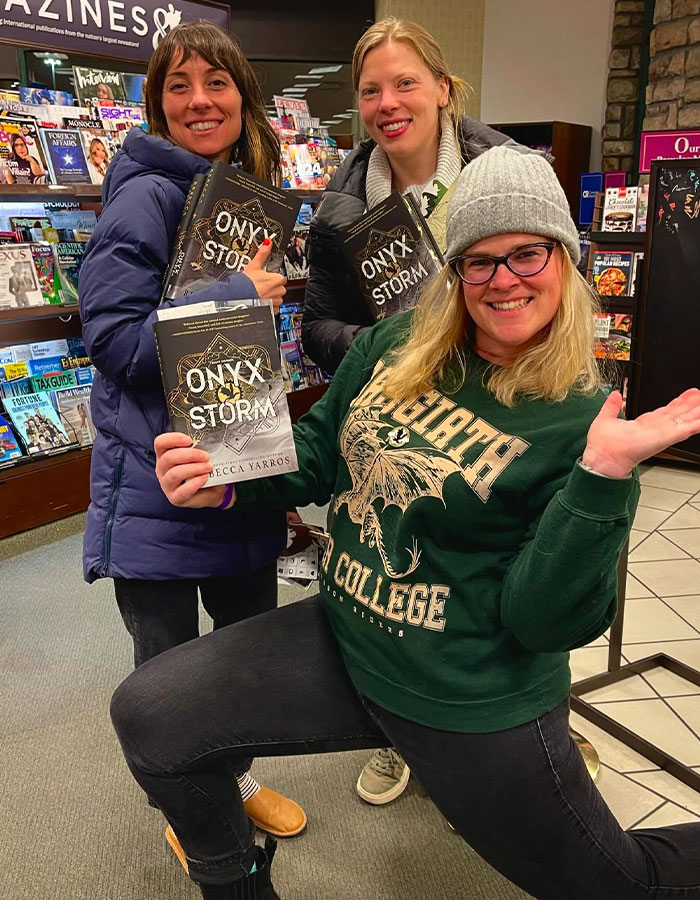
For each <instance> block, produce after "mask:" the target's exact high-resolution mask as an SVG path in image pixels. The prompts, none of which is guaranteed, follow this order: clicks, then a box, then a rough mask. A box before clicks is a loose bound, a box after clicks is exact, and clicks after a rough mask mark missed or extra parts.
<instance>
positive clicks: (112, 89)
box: [73, 66, 126, 106]
mask: <svg viewBox="0 0 700 900" xmlns="http://www.w3.org/2000/svg"><path fill="white" fill-rule="evenodd" d="M73 79H74V81H75V92H76V94H77V96H78V103H80V104H81V106H85V105H86V104H91V103H96V102H97V101H98V100H112V101H113V100H125V99H126V94H125V93H124V83H123V81H122V76H121V73H120V72H114V71H111V70H109V69H88V68H85V67H84V66H73Z"/></svg>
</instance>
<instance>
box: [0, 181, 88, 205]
mask: <svg viewBox="0 0 700 900" xmlns="http://www.w3.org/2000/svg"><path fill="white" fill-rule="evenodd" d="M0 195H1V196H2V198H3V201H4V202H6V203H11V202H12V201H13V200H14V199H16V200H17V201H18V202H20V203H26V201H28V200H37V201H38V202H39V203H41V202H43V201H45V200H50V199H51V197H56V198H57V199H60V198H61V197H74V198H75V199H76V200H80V199H85V200H97V201H100V200H102V186H101V185H99V184H3V185H0Z"/></svg>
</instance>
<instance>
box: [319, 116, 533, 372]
mask: <svg viewBox="0 0 700 900" xmlns="http://www.w3.org/2000/svg"><path fill="white" fill-rule="evenodd" d="M460 138H461V141H460V143H461V149H462V159H463V161H464V165H465V166H466V165H467V164H468V163H469V162H471V160H472V159H474V158H475V157H477V156H479V154H480V153H483V152H484V151H485V150H488V149H489V148H490V147H495V146H496V145H498V144H508V145H511V146H513V147H514V148H515V149H518V150H522V151H523V152H524V153H527V152H531V151H530V150H529V148H527V147H523V146H522V145H521V144H517V143H516V142H515V141H513V140H511V138H509V137H507V136H506V135H505V134H502V133H501V132H499V131H494V129H493V128H489V127H488V125H484V124H483V123H481V122H478V121H477V120H475V119H470V118H468V117H466V116H465V117H463V118H462V120H461V122H460ZM373 149H374V141H372V140H366V141H363V142H362V143H361V144H360V146H359V147H358V148H357V149H356V150H353V152H352V153H351V154H350V155H349V156H348V157H347V158H346V159H345V161H344V162H343V164H342V166H341V167H340V168H339V169H338V171H337V172H336V173H335V175H334V176H333V177H332V178H331V180H330V182H329V183H328V187H327V188H326V190H325V193H324V195H323V197H322V199H321V202H320V203H319V204H318V208H317V210H316V215H315V216H314V218H313V221H312V222H311V228H310V231H309V245H308V254H309V280H308V282H307V285H306V295H305V298H304V319H303V324H302V340H303V343H304V350H305V351H306V353H307V354H308V355H309V356H310V357H311V359H312V360H313V361H314V362H315V363H316V364H317V365H319V366H321V368H322V369H325V371H326V372H330V373H331V374H332V373H333V372H335V370H336V369H337V368H338V366H339V365H340V361H341V360H342V358H343V357H344V356H345V354H346V352H347V349H348V347H349V346H350V344H351V343H352V341H353V339H354V338H355V337H356V335H358V334H359V333H360V332H361V331H364V330H365V329H366V328H369V327H371V325H372V324H373V322H372V319H371V317H370V315H369V313H368V312H367V308H366V306H365V303H364V301H363V299H362V296H361V294H360V292H359V290H358V288H357V285H356V282H355V280H354V277H353V274H352V272H351V270H350V267H349V265H348V264H347V262H346V261H345V258H344V257H343V254H342V250H341V241H340V237H341V235H340V233H341V231H342V230H343V229H345V228H347V227H348V225H350V224H351V223H352V222H354V221H356V220H357V219H359V218H360V216H361V215H362V214H363V213H364V211H365V207H366V202H367V197H366V192H365V178H366V175H367V166H368V164H369V157H370V153H371V152H372V150H373Z"/></svg>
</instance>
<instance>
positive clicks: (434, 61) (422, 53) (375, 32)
mask: <svg viewBox="0 0 700 900" xmlns="http://www.w3.org/2000/svg"><path fill="white" fill-rule="evenodd" d="M389 41H400V42H401V43H403V44H408V46H409V47H411V48H412V49H413V50H415V52H416V53H417V54H418V56H419V57H420V59H421V60H422V62H423V63H424V64H425V65H426V66H427V67H428V69H430V71H431V72H432V74H433V75H434V76H435V79H436V80H437V81H440V80H441V79H442V78H445V79H446V81H447V84H448V86H449V94H448V99H447V106H446V110H447V112H448V113H449V116H450V118H451V120H452V124H453V126H454V129H455V136H456V138H457V145H458V146H459V140H460V134H459V120H460V118H461V117H462V116H464V115H466V112H467V107H468V104H469V98H470V95H471V93H472V88H471V87H470V85H469V84H468V83H467V82H466V81H465V80H464V79H463V78H460V77H459V76H458V75H452V74H450V71H449V69H448V67H447V62H446V61H445V57H444V56H443V53H442V50H441V48H440V45H439V44H438V42H437V41H436V40H435V38H434V37H433V36H432V34H430V32H429V31H426V30H425V28H422V27H421V26H420V25H417V24H416V23H415V22H409V21H408V20H406V19H396V18H394V17H393V16H390V17H389V18H387V19H381V20H380V21H379V22H375V23H374V25H370V27H369V28H368V29H367V31H365V33H364V34H363V35H362V37H361V38H360V40H359V41H358V42H357V44H356V45H355V50H354V52H353V54H352V83H353V86H354V88H355V91H357V90H358V88H359V85H360V75H361V74H362V66H363V64H364V61H365V57H366V56H367V54H368V53H369V51H370V50H374V49H375V48H376V47H381V45H382V44H386V43H388V42H389Z"/></svg>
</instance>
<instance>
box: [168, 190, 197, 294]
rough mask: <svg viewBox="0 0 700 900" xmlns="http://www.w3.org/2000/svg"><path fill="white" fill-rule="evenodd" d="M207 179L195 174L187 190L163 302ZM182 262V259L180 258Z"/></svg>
mask: <svg viewBox="0 0 700 900" xmlns="http://www.w3.org/2000/svg"><path fill="white" fill-rule="evenodd" d="M205 179H206V176H205V175H202V174H198V175H195V176H194V178H193V179H192V184H191V185H190V189H189V191H188V192H187V197H186V198H185V205H184V206H183V208H182V215H181V216H180V221H179V223H178V226H177V231H176V232H175V240H174V241H173V246H172V250H171V251H170V262H169V263H168V268H167V269H166V270H165V275H164V276H163V290H162V292H161V295H160V302H161V303H162V302H163V301H164V300H167V299H168V298H167V295H166V291H167V287H168V284H169V283H170V278H171V276H172V273H173V269H174V267H175V265H176V261H177V260H178V258H179V257H180V254H181V252H182V242H183V239H184V236H185V233H186V231H187V229H188V228H189V227H190V225H191V224H192V220H193V218H194V211H195V207H196V206H197V201H198V200H199V196H200V194H201V193H202V186H203V184H204V181H205ZM180 262H182V260H180Z"/></svg>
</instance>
